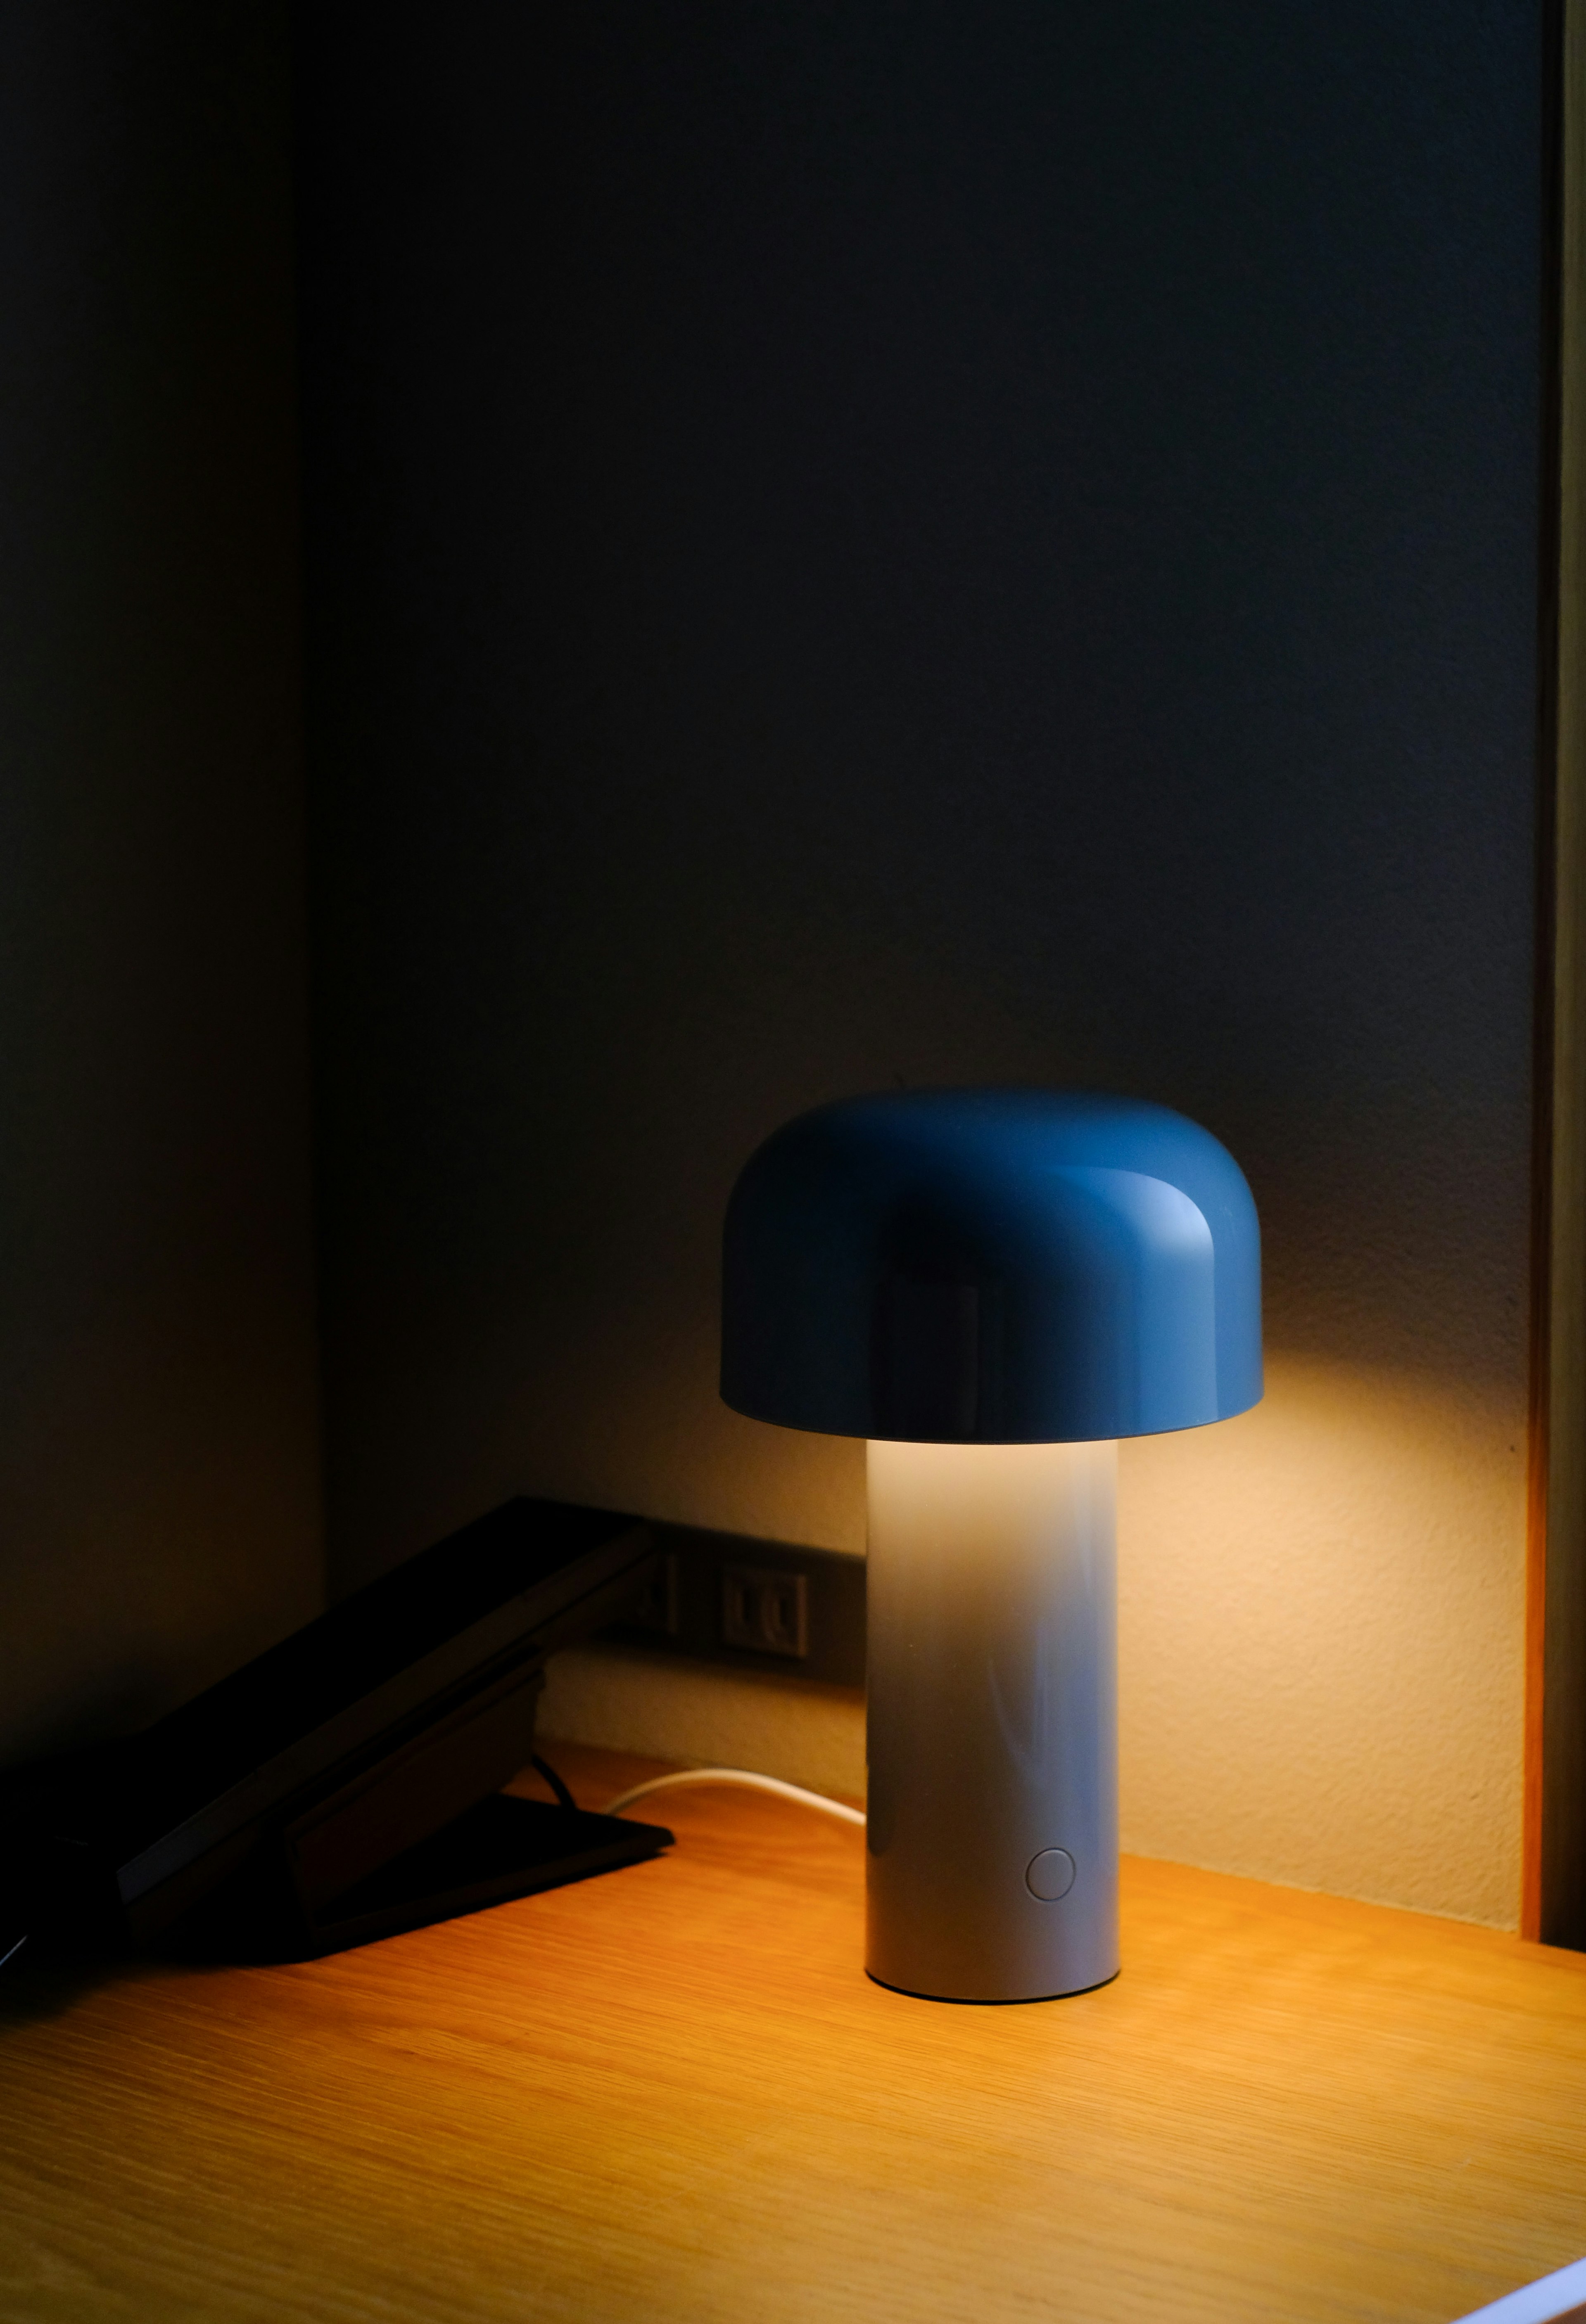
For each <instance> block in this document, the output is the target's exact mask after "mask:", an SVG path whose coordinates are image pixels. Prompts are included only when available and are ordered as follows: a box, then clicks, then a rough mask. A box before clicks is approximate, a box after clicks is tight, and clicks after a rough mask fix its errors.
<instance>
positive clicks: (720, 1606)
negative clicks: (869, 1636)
mask: <svg viewBox="0 0 1586 2324" xmlns="http://www.w3.org/2000/svg"><path fill="white" fill-rule="evenodd" d="M650 1535H651V1536H652V1538H653V1540H654V1542H655V1545H656V1547H657V1548H658V1549H659V1551H660V1553H661V1554H660V1557H659V1560H658V1562H657V1564H656V1567H655V1569H654V1574H653V1578H652V1580H651V1581H650V1583H649V1584H648V1586H647V1588H646V1591H645V1592H644V1595H643V1597H642V1599H641V1600H640V1601H639V1602H638V1603H637V1604H636V1605H635V1606H634V1608H633V1609H632V1613H631V1614H630V1615H629V1616H628V1617H627V1618H625V1619H624V1620H622V1621H621V1622H613V1623H612V1624H611V1625H610V1626H609V1628H607V1629H606V1630H605V1631H604V1633H603V1635H604V1637H609V1638H611V1639H612V1640H613V1642H620V1643H621V1644H622V1645H623V1646H632V1647H637V1648H639V1649H641V1651H643V1652H646V1653H650V1654H655V1655H664V1656H667V1657H669V1658H670V1657H674V1656H677V1655H687V1656H688V1657H689V1658H690V1659H691V1660H694V1661H696V1662H717V1663H735V1664H737V1665H739V1667H740V1668H742V1669H749V1668H755V1669H758V1670H760V1671H761V1672H762V1673H765V1674H768V1675H769V1674H770V1673H771V1672H773V1671H776V1670H781V1671H782V1672H784V1673H785V1674H787V1675H788V1677H798V1678H809V1679H820V1680H823V1681H825V1683H827V1684H828V1685H834V1686H862V1685H863V1684H864V1560H863V1559H862V1557H844V1555H842V1554H841V1553H840V1552H838V1551H836V1550H828V1549H807V1548H806V1547H805V1546H804V1545H802V1544H795V1543H792V1542H779V1541H757V1540H754V1539H752V1538H751V1537H750V1536H749V1535H744V1534H732V1533H713V1532H710V1531H708V1530H707V1529H706V1528H705V1527H704V1526H672V1525H661V1524H658V1523H653V1522H652V1523H651V1525H650Z"/></svg>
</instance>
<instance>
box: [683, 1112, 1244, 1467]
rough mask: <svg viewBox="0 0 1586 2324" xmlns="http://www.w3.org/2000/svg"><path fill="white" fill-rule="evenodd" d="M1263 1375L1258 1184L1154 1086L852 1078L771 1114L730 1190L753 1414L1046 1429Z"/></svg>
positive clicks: (1214, 1404)
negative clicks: (932, 1085) (940, 1084)
mask: <svg viewBox="0 0 1586 2324" xmlns="http://www.w3.org/2000/svg"><path fill="white" fill-rule="evenodd" d="M1260 1394H1261V1292H1260V1237H1259V1229H1258V1226H1257V1222H1256V1209H1255V1204H1254V1203H1253V1202H1252V1201H1251V1199H1250V1191H1249V1187H1248V1186H1247V1185H1246V1184H1245V1181H1244V1176H1243V1174H1242V1173H1241V1172H1240V1167H1239V1165H1238V1164H1237V1163H1236V1162H1235V1161H1234V1159H1233V1157H1232V1156H1231V1154H1229V1153H1228V1151H1227V1149H1226V1148H1224V1147H1222V1146H1221V1145H1219V1143H1218V1142H1217V1140H1216V1139H1214V1138H1213V1136H1212V1135H1211V1134H1210V1132H1209V1131H1207V1130H1202V1129H1201V1128H1199V1127H1198V1125H1197V1124H1196V1123H1194V1122H1193V1121H1190V1120H1186V1119H1185V1116H1184V1115H1183V1114H1179V1113H1174V1112H1171V1111H1169V1110H1168V1108H1166V1106H1160V1105H1150V1104H1148V1103H1145V1102H1142V1101H1140V1100H1139V1099H1135V1098H1117V1097H1104V1096H1099V1095H1094V1094H1092V1093H1085V1092H1080V1091H1070V1090H1041V1089H958V1090H909V1091H898V1092H885V1093H881V1094H880V1095H878V1096H874V1097H859V1098H848V1099H844V1101H842V1102H840V1103H838V1104H835V1105H825V1106H821V1107H818V1108H817V1109H816V1111H814V1112H812V1113H806V1114H802V1115H800V1116H799V1117H798V1120H795V1121H790V1122H788V1124H787V1126H786V1127H785V1128H784V1129H781V1130H778V1131H777V1132H776V1133H775V1135H774V1136H773V1137H771V1138H770V1139H767V1141H766V1143H765V1144H764V1145H763V1146H761V1148H760V1149H759V1150H758V1152H757V1153H755V1154H754V1155H753V1156H752V1157H751V1159H750V1160H749V1162H748V1163H747V1164H746V1166H745V1167H744V1169H743V1171H742V1176H740V1178H739V1180H738V1184H737V1185H736V1187H735V1188H734V1190H733V1198H732V1202H731V1203H730V1205H729V1207H728V1212H727V1221H726V1231H725V1241H724V1283H723V1328H722V1396H723V1398H724V1401H725V1402H726V1403H727V1404H729V1405H731V1406H732V1407H733V1410H734V1411H737V1412H742V1413H746V1414H748V1415H749V1416H751V1417H752V1418H754V1419H757V1420H769V1421H775V1422H777V1423H779V1425H781V1426H783V1427H786V1428H807V1429H817V1430H820V1431H822V1432H823V1433H825V1434H831V1435H837V1436H865V1437H881V1438H895V1439H899V1440H904V1441H908V1442H912V1443H962V1444H1005V1443H1057V1442H1060V1441H1066V1442H1074V1441H1078V1440H1083V1439H1087V1438H1098V1437H1114V1436H1143V1435H1149V1434H1156V1433H1157V1432H1158V1431H1162V1430H1166V1429H1176V1428H1194V1427H1198V1426H1200V1425H1202V1424H1203V1422H1206V1421H1212V1420H1225V1419H1228V1418H1229V1417H1230V1416H1231V1415H1232V1414H1234V1413H1236V1412H1243V1411H1245V1410H1246V1409H1247V1408H1248V1406H1250V1405H1252V1404H1255V1403H1256V1402H1258V1401H1259V1397H1260Z"/></svg>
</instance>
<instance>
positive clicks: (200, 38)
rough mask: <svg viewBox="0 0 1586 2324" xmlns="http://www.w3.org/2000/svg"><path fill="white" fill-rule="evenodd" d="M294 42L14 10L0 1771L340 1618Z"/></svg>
mask: <svg viewBox="0 0 1586 2324" xmlns="http://www.w3.org/2000/svg"><path fill="white" fill-rule="evenodd" d="M285 31H286V27H285V19H284V12H283V11H282V10H281V9H280V8H278V7H275V6H272V5H216V0H206V5H198V0H190V5H181V0H154V5H137V6H134V5H115V0H81V5H69V6H64V5H26V6H21V5H18V6H10V7H7V8H5V9H4V10H0V504H3V505H4V509H5V525H4V528H3V529H0V598H3V612H0V753H3V759H4V778H3V782H0V927H3V928H4V954H3V957H4V966H5V974H4V976H3V977H0V1089H3V1091H4V1108H3V1114H0V1119H3V1129H0V1754H4V1755H5V1756H12V1755H17V1754H21V1753H23V1752H25V1751H28V1750H30V1749H34V1748H45V1747H49V1746H51V1745H54V1744H58V1743H64V1742H68V1741H70V1740H73V1739H77V1738H83V1737H86V1736H88V1735H90V1734H93V1733H95V1732H97V1731H103V1730H106V1729H114V1728H116V1727H119V1726H124V1725H130V1724H134V1723H136V1721H137V1720H139V1719H141V1718H143V1717H145V1716H147V1715H149V1714H150V1713H152V1712H153V1711H159V1710H161V1709H162V1708H164V1707H165V1706H166V1705H167V1704H168V1703H170V1702H171V1701H173V1700H176V1699H178V1698H180V1696H181V1695H183V1694H186V1693H188V1692H191V1691H192V1690H193V1689H194V1688H195V1687H197V1686H198V1685H200V1684H202V1683H206V1682H207V1680H208V1679H210V1678H212V1677H214V1676H215V1675H217V1674H218V1673H219V1672H220V1671H221V1670H223V1669H225V1668H226V1667H227V1666H228V1665H231V1664H233V1663H235V1662H237V1661H240V1660H242V1659H243V1658H244V1656H245V1655H248V1654H251V1653H252V1652H253V1651H254V1649H255V1648H256V1647H257V1646H260V1645H262V1644H263V1643H264V1642H265V1641H267V1640H268V1639H270V1638H272V1637H276V1636H278V1635H280V1634H281V1632H282V1631H284V1630H286V1629H288V1628H290V1627H291V1626H292V1625H293V1624H294V1623H296V1622H298V1621H300V1620H301V1619H302V1618H304V1617H305V1616H306V1615H307V1614H308V1613H309V1612H310V1611H312V1610H313V1609H314V1607H315V1605H316V1604H317V1603H318V1600H319V1595H320V1591H321V1586H322V1576H321V1547H320V1526H319V1509H318V1442H317V1425H318V1424H317V1408H316V1395H317V1389H316V1378H315V1360H314V1342H313V1309H312V1287H311V1279H310V1235H309V1182H308V1154H309V1138H308V1120H307V1094H308V1074H307V1046H308V1045H307V1024H306V1001H305V991H306V975H305V972H306V947H305V938H304V879H303V848H302V784H301V758H300V704H299V693H298V626H297V624H298V594H297V564H296V560H297V535H296V478H295V473H294V424H293V394H294V388H293V361H292V339H291V332H292V316H291V281H290V137H289V117H288V109H287V108H288V94H289V90H288V76H287V58H286V45H285Z"/></svg>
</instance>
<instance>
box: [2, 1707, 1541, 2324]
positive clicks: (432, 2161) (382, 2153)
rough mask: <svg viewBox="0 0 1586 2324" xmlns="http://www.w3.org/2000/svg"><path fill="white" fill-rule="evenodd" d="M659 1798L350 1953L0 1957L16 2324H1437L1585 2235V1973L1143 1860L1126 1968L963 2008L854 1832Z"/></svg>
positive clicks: (1473, 1933)
mask: <svg viewBox="0 0 1586 2324" xmlns="http://www.w3.org/2000/svg"><path fill="white" fill-rule="evenodd" d="M556 1756H557V1757H558V1760H559V1761H560V1762H561V1763H562V1764H563V1766H565V1769H566V1771H567V1774H568V1775H570V1776H571V1777H572V1778H573V1780H574V1781H575V1783H576V1787H577V1788H578V1791H579V1795H580V1797H581V1798H583V1799H585V1800H586V1802H587V1803H589V1804H591V1805H598V1804H599V1803H601V1802H602V1801H603V1800H604V1799H606V1798H610V1797H611V1796H613V1794H614V1792H615V1790H616V1789H617V1787H618V1785H619V1784H622V1783H624V1782H627V1781H632V1780H633V1779H635V1777H636V1776H637V1775H639V1774H641V1773H642V1772H645V1769H646V1766H647V1764H648V1763H641V1762H638V1761H634V1760H631V1759H627V1758H619V1757H616V1756H614V1755H607V1754H604V1753H595V1752H586V1751H575V1750H573V1749H572V1748H563V1749H562V1750H560V1751H558V1753H557V1755H556ZM641 1812H642V1811H641ZM657 1812H658V1813H659V1812H662V1811H661V1810H660V1808H659V1805H658V1810H657ZM664 1813H665V1816H666V1818H667V1820H668V1821H669V1822H670V1823H671V1825H672V1827H673V1829H674V1830H675V1831H676V1832H677V1834H678V1847H677V1849H675V1850H674V1851H673V1852H672V1853H671V1854H670V1855H669V1857H664V1858H661V1859H659V1861H657V1862H654V1863H651V1864H648V1865H641V1866H639V1867H633V1868H631V1869H629V1870H626V1871H622V1872H618V1873H614V1874H612V1875H610V1876H608V1877H605V1878H604V1879H600V1880H595V1881H590V1882H587V1883H586V1884H585V1885H583V1886H579V1887H574V1888H565V1889H561V1890H558V1891H557V1892H555V1893H553V1894H551V1895H545V1896H539V1897H533V1898H529V1899H525V1900H524V1901H523V1902H521V1903H519V1904H506V1905H503V1906H500V1907H498V1908H497V1909H496V1910H495V1911H493V1912H490V1913H484V1914H477V1915H475V1917H474V1918H472V1919H469V1920H466V1921H459V1922H454V1923H452V1924H451V1925H450V1926H448V1927H445V1928H438V1929H429V1930H424V1931H421V1932H418V1933H417V1934H414V1935H411V1936H405V1937H399V1938H395V1939H392V1940H390V1941H387V1942H385V1943H383V1944H379V1945H373V1946H371V1947H369V1948H367V1949H366V1950H364V1951H361V1952H355V1953H347V1954H344V1955H342V1956H340V1957H339V1958H337V1959H335V1960H326V1961H320V1962H316V1963H312V1964H309V1965H308V1966H302V1967H293V1968H284V1969H223V1970H190V1969H171V1968H141V1969H134V1970H131V1971H127V1972H121V1973H117V1974H116V1975H115V1976H114V1977H112V1978H108V1979H107V1981H106V1982H103V1983H101V1984H99V1985H97V1987H85V1986H83V1985H82V1984H80V1983H79V1984H77V1985H75V1986H74V1985H71V1984H69V1983H66V1982H64V1981H62V1980H61V1979H60V1978H52V1977H51V1975H49V1974H47V1973H45V1972H44V1971H42V1970H41V1969H33V1970H32V1971H31V1972H28V1973H26V1974H23V1975H22V1976H18V1977H14V1978H11V1977H8V1978H5V1980H0V2043H3V2054H0V2316H3V2317H4V2319H5V2324H60V2319H72V2324H78V2319H93V2324H100V2319H106V2324H120V2320H121V2319H145V2318H146V2319H161V2324H182V2319H192V2318H200V2317H201V2318H206V2319H244V2318H248V2319H261V2324H263V2319H272V2324H281V2319H297V2318H312V2319H335V2324H364V2319H380V2324H418V2319H425V2324H432V2319H433V2320H434V2324H439V2319H445V2324H463V2319H469V2324H472V2319H483V2318H490V2319H497V2318H499V2319H512V2324H521V2319H568V2324H606V2319H622V2324H628V2319H633V2324H640V2319H642V2324H672V2319H677V2324H685V2319H686V2324H716V2319H720V2320H721V2324H728V2319H731V2324H782V2319H800V2324H813V2319H823V2324H827V2320H828V2319H829V2324H850V2319H852V2324H905V2319H908V2324H915V2319H922V2324H923V2319H931V2320H932V2324H947V2319H952V2324H960V2319H962V2324H1037V2319H1063V2324H1126V2319H1127V2324H1136V2319H1139V2324H1144V2319H1173V2324H1199V2319H1206V2324H1213V2319H1215V2324H1240V2319H1261V2324H1305V2319H1323V2318H1325V2319H1346V2318H1347V2319H1363V2318H1373V2319H1376V2318H1380V2319H1394V2324H1415V2319H1427V2324H1448V2319H1452V2318H1453V2317H1456V2316H1460V2315H1462V2314H1463V2313H1464V2312H1465V2311H1466V2310H1469V2309H1471V2308H1473V2307H1475V2306H1477V2305H1478V2304H1479V2303H1480V2302H1481V2301H1486V2300H1489V2299H1491V2298H1494V2297H1495V2296H1496V2295H1497V2294H1498V2293H1499V2292H1504V2291H1507V2290H1508V2289H1510V2288H1512V2287H1513V2286H1514V2285H1516V2284H1517V2283H1520V2282H1525V2281H1526V2280H1527V2279H1529V2278H1531V2277H1534V2276H1536V2275H1539V2274H1542V2273H1545V2271H1547V2270H1549V2269H1551V2268H1554V2267H1557V2266H1560V2265H1562V2264H1563V2263H1564V2262H1566V2261H1568V2260H1571V2259H1574V2258H1578V2257H1580V2256H1581V2255H1582V2254H1583V2253H1586V1957H1581V1956H1579V1955H1575V1954H1571V1953H1563V1952H1554V1951H1549V1950H1545V1949H1544V1948H1542V1947H1540V1946H1535V1945H1526V1944H1523V1943H1521V1942H1520V1941H1518V1940H1517V1939H1512V1938H1506V1937H1500V1936H1495V1935H1491V1934H1489V1933H1488V1932H1483V1931H1480V1930H1475V1929H1466V1928H1462V1927H1459V1926H1457V1925H1454V1924H1452V1923H1447V1922H1440V1921H1434V1920H1428V1919H1422V1918H1418V1917H1415V1916H1413V1915H1410V1914H1399V1913H1392V1912H1385V1911H1379V1910H1377V1909H1374V1908H1373V1907H1370V1906H1368V1905H1361V1904H1342V1903H1339V1902H1336V1901H1334V1900H1332V1899H1329V1898H1323V1897H1312V1896H1304V1895H1296V1894H1295V1893H1293V1892H1291V1891H1288V1890H1285V1889H1279V1888H1267V1887H1262V1886H1258V1885H1257V1884H1256V1883H1254V1882H1250V1881H1241V1880H1231V1879H1224V1878H1221V1877H1215V1876H1213V1875H1211V1874H1207V1873H1200V1872H1191V1871H1186V1870H1184V1869H1182V1868H1179V1867H1174V1866H1171V1865H1162V1864H1149V1863H1143V1862H1135V1863H1131V1864H1130V1866H1129V1867H1127V1870H1126V1875H1125V1888H1124V1943H1125V1969H1124V1973H1123V1976H1122V1977H1121V1978H1120V1980H1119V1981H1118V1983H1117V1984H1116V1985H1113V1986H1111V1987H1108V1988H1106V1989H1105V1990H1103V1991H1102V1992H1099V1993H1094V1994H1088V1995H1084V1996H1082V1997H1079V1998H1077V1999H1075V2000H1071V2001H1062V2002H1051V2003H1043V2004H1039V2005H1037V2006H1031V2007H1024V2008H1006V2009H985V2008H955V2007H945V2006H941V2005H936V2004H931V2003H927V2002H919V2001H909V2000H906V1999H904V1998H903V1997H900V1996H899V1995H897V1994H892V1993H886V1992H883V1991H881V1989H880V1988H879V1987H875V1986H872V1985H871V1984H869V1983H868V1982H867V1981H866V1979H865V1978H864V1977H863V1976H862V1973H861V1970H860V1965H859V1964H860V1949H861V1948H860V1941H861V1886H862V1835H860V1834H859V1833H858V1832H856V1831H848V1830H844V1828H842V1827H841V1826H839V1825H836V1824H834V1823H831V1822H829V1821H826V1820H825V1819H822V1818H817V1817H816V1816H814V1815H812V1814H810V1813H809V1812H807V1811H806V1810H801V1809H799V1808H797V1807H794V1806H788V1805H786V1804H784V1803H780V1802H778V1801H774V1800H770V1799H767V1798H764V1797H759V1796H754V1795H748V1794H733V1793H727V1792H690V1793H687V1794H681V1795H675V1796H673V1797H671V1798H669V1799H668V1800H667V1801H666V1803H665V1808H664Z"/></svg>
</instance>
